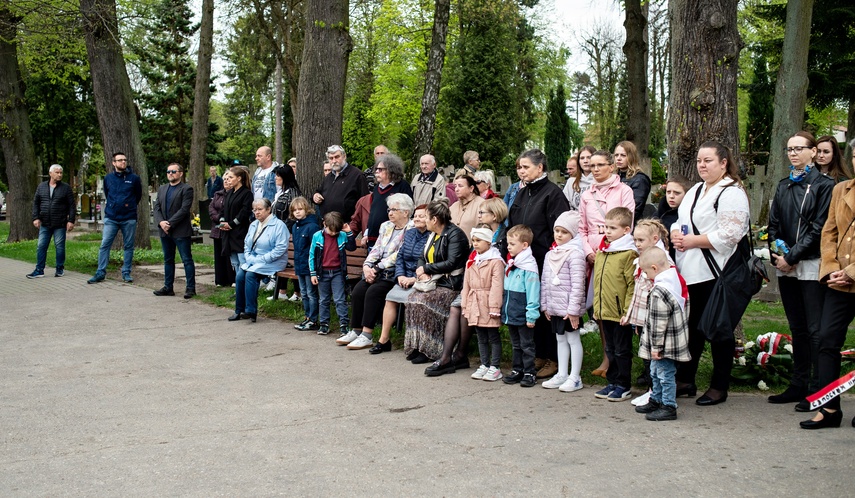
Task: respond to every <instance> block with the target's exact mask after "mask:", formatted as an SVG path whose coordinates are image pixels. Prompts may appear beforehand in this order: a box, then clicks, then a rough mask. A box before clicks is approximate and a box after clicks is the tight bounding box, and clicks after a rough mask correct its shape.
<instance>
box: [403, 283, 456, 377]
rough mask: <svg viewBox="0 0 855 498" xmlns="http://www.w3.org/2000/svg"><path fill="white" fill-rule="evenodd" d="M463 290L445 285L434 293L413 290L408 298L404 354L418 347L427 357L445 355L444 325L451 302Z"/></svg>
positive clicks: (434, 358)
mask: <svg viewBox="0 0 855 498" xmlns="http://www.w3.org/2000/svg"><path fill="white" fill-rule="evenodd" d="M459 294H460V293H459V292H457V291H454V290H451V289H448V288H446V287H437V288H436V289H435V290H433V291H431V292H413V293H412V294H410V298H409V300H408V301H407V315H406V317H407V321H406V324H407V332H406V334H405V335H404V353H405V354H410V353H412V352H413V350H415V349H418V350H419V351H421V352H422V353H424V354H425V356H427V357H428V358H430V359H432V360H436V359H437V358H439V357H440V356H442V347H443V341H444V339H445V324H446V322H448V314H449V310H450V308H451V302H452V301H454V298H456V297H457V296H458V295H459Z"/></svg>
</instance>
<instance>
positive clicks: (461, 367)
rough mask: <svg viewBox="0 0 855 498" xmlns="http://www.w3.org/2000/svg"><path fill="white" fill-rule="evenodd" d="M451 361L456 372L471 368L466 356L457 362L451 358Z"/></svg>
mask: <svg viewBox="0 0 855 498" xmlns="http://www.w3.org/2000/svg"><path fill="white" fill-rule="evenodd" d="M451 361H452V362H453V363H454V367H455V368H456V369H458V370H468V369H469V368H471V365H470V364H469V357H468V356H464V357H463V358H460V359H459V360H455V359H453V358H452V360H451Z"/></svg>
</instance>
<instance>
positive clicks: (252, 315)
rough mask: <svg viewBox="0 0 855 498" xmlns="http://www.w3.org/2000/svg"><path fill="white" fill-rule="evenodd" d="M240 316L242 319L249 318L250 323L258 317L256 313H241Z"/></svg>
mask: <svg viewBox="0 0 855 498" xmlns="http://www.w3.org/2000/svg"><path fill="white" fill-rule="evenodd" d="M240 317H241V318H242V319H244V320H246V319H249V320H250V321H251V322H252V323H255V320H256V319H257V318H258V314H257V313H241V315H240Z"/></svg>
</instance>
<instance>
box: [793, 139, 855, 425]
mask: <svg viewBox="0 0 855 498" xmlns="http://www.w3.org/2000/svg"><path fill="white" fill-rule="evenodd" d="M853 145H855V144H853ZM853 164H855V159H853ZM853 237H855V180H849V181H845V182H841V183H838V184H837V185H836V186H835V187H834V190H833V191H832V193H831V206H829V208H828V219H826V221H825V226H824V227H823V229H822V242H820V253H821V254H822V260H821V262H820V266H819V281H820V283H824V284H827V285H828V290H827V291H826V293H825V299H824V301H823V306H822V326H821V327H820V328H819V330H820V332H819V334H820V335H819V358H818V359H817V363H818V365H817V377H818V383H819V387H820V391H824V390H825V386H827V385H828V384H830V383H832V382H834V381H836V380H837V378H838V377H840V361H841V357H840V349H841V348H842V347H843V344H844V342H845V341H846V332H847V329H848V327H849V323H850V322H852V319H853V318H855V241H853ZM833 394H834V392H833V390H832V392H829V393H828V394H827V395H826V396H824V397H822V398H820V400H818V401H824V404H823V405H822V408H820V409H819V412H818V413H817V414H816V415H815V416H814V417H813V418H812V419H810V420H805V421H803V422H801V424H800V425H801V427H802V429H823V428H825V427H840V423H841V421H842V420H843V412H842V411H841V410H840V396H839V394H838V395H836V396H832V395H833ZM826 398H827V399H826ZM852 426H853V427H855V419H853V420H852Z"/></svg>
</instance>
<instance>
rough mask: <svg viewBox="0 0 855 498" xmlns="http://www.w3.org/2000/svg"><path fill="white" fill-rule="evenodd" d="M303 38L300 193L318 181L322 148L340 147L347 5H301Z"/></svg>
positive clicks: (316, 0)
mask: <svg viewBox="0 0 855 498" xmlns="http://www.w3.org/2000/svg"><path fill="white" fill-rule="evenodd" d="M305 33H306V38H305V41H304V44H303V59H302V63H301V64H300V82H299V85H298V91H297V99H298V100H299V102H298V105H297V114H296V115H295V117H294V128H296V130H297V140H296V143H295V144H296V145H295V150H296V153H297V154H296V156H297V158H298V160H299V161H300V164H303V165H305V166H304V167H301V168H297V180H298V182H299V184H300V186H301V188H302V190H303V191H304V192H305V193H306V194H310V193H312V192H314V190H315V188H316V187H317V186H318V185H319V184H320V182H321V179H322V178H323V170H322V169H321V168H317V167H312V166H311V165H317V164H322V163H323V161H324V159H325V157H326V156H325V151H326V149H327V147H329V146H330V145H333V144H341V129H342V118H343V114H344V87H345V82H346V77H347V62H348V58H349V57H350V51H351V50H352V48H353V41H352V40H351V38H350V34H349V33H348V1H347V0H307V2H306V31H305Z"/></svg>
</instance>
